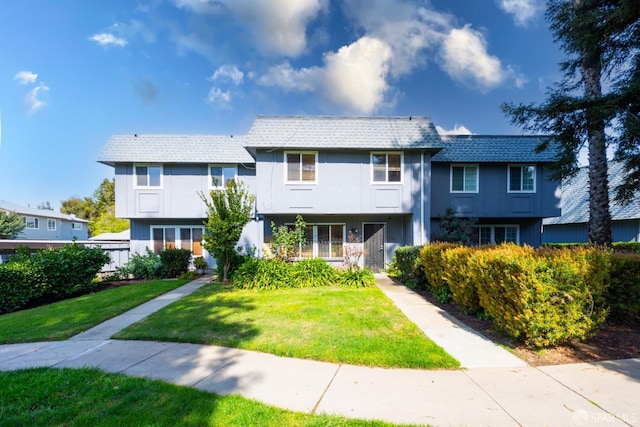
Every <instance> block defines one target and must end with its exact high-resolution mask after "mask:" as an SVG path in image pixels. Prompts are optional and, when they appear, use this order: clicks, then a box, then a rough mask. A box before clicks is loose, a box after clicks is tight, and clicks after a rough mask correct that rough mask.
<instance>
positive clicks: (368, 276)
mask: <svg viewBox="0 0 640 427" xmlns="http://www.w3.org/2000/svg"><path fill="white" fill-rule="evenodd" d="M375 281H376V279H375V276H374V275H373V271H372V270H371V269H370V268H367V267H364V268H359V269H344V270H338V284H339V285H340V286H346V287H349V288H366V287H368V286H372V285H373V284H374V283H375Z"/></svg>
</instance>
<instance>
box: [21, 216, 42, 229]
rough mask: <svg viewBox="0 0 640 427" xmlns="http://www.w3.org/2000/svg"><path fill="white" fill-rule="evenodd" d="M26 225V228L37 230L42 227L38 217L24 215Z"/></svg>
mask: <svg viewBox="0 0 640 427" xmlns="http://www.w3.org/2000/svg"><path fill="white" fill-rule="evenodd" d="M24 226H25V228H30V229H34V230H35V229H38V228H40V221H39V220H38V218H34V217H32V216H26V217H24Z"/></svg>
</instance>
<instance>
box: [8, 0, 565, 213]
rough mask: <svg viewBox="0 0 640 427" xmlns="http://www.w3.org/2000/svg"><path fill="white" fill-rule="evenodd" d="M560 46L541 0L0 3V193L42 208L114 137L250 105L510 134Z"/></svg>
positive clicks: (79, 192) (81, 184) (91, 179)
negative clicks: (511, 109) (511, 106)
mask: <svg viewBox="0 0 640 427" xmlns="http://www.w3.org/2000/svg"><path fill="white" fill-rule="evenodd" d="M561 59H562V54H561V52H560V50H559V48H558V46H557V45H556V44H554V42H553V39H552V37H551V35H550V33H549V30H548V28H547V25H546V22H545V21H544V2H543V0H432V1H409V0H344V1H331V0H295V1H294V0H219V1H213V0H109V1H99V2H98V1H81V0H56V1H50V0H29V1H24V0H2V4H1V6H0V117H1V140H0V141H1V142H0V199H3V200H8V201H12V202H15V203H20V204H24V205H27V204H28V205H31V206H37V205H38V204H39V203H41V202H44V201H49V202H50V203H51V204H52V205H53V206H54V207H55V208H56V209H58V208H59V207H60V201H61V200H64V199H67V198H69V197H72V196H78V197H83V196H88V195H91V194H92V192H93V191H94V190H95V189H96V188H97V186H98V185H99V183H100V182H101V181H102V179H104V178H111V177H113V169H112V168H110V167H107V166H104V165H101V164H99V163H97V162H96V160H95V159H96V158H97V156H98V153H99V152H100V150H101V149H102V147H103V146H104V144H105V143H106V142H107V140H108V139H109V137H110V136H111V135H112V134H116V133H212V134H244V133H246V132H247V131H248V129H249V127H250V125H251V123H252V121H253V119H254V117H255V116H256V115H258V114H263V115H272V114H286V115H298V114H310V115H311V114H320V115H413V116H430V117H431V118H432V119H433V121H434V123H435V124H436V125H437V126H439V127H440V128H441V130H442V131H450V132H451V131H454V132H461V133H465V132H467V133H468V132H472V133H477V134H519V133H521V131H520V130H519V129H517V128H515V127H513V126H511V125H510V124H509V121H508V120H507V118H505V117H504V116H503V114H502V113H501V111H500V104H501V103H503V102H539V101H541V100H542V99H543V98H544V93H545V90H546V88H547V87H548V86H549V85H551V84H552V83H553V82H554V81H557V80H558V79H559V78H560V77H561V74H560V71H559V68H558V65H557V64H558V62H559V61H560V60H561Z"/></svg>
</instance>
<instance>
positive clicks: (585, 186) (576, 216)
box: [543, 162, 640, 224]
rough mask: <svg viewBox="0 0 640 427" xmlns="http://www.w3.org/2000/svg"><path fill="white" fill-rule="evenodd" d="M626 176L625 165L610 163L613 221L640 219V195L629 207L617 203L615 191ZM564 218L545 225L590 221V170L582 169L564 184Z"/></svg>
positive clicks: (562, 199) (548, 220) (552, 220)
mask: <svg viewBox="0 0 640 427" xmlns="http://www.w3.org/2000/svg"><path fill="white" fill-rule="evenodd" d="M625 176H626V171H625V169H624V165H623V164H622V163H619V162H609V199H610V201H611V202H610V212H611V219H612V220H614V221H618V220H625V219H640V197H637V196H640V195H636V198H634V199H633V200H632V201H631V203H629V204H628V205H621V204H620V203H617V202H615V200H614V196H615V189H616V187H617V186H618V185H620V183H621V182H622V179H623V178H624V177H625ZM560 206H561V207H562V216H559V217H555V218H546V219H544V220H543V224H573V223H584V222H588V221H589V168H588V167H583V168H580V170H579V171H578V173H577V174H576V175H575V176H574V177H573V178H571V179H570V180H567V181H565V182H564V183H563V184H562V196H561V198H560Z"/></svg>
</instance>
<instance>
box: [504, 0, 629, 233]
mask: <svg viewBox="0 0 640 427" xmlns="http://www.w3.org/2000/svg"><path fill="white" fill-rule="evenodd" d="M546 18H547V21H548V23H549V25H550V28H551V31H552V33H553V35H554V37H555V40H556V41H557V42H558V43H560V45H561V47H562V49H563V50H564V51H565V53H566V55H567V58H566V60H565V61H564V62H562V63H561V64H560V65H561V70H562V71H563V72H564V79H563V80H562V81H561V82H559V83H557V84H556V85H555V86H554V87H552V88H549V89H548V90H547V99H546V100H545V101H544V102H543V103H541V104H540V105H534V104H519V105H514V104H504V105H503V106H502V108H503V111H504V112H505V113H506V114H507V115H508V116H509V117H510V118H511V121H512V123H514V124H516V125H518V126H520V127H522V128H523V129H525V130H526V131H533V132H541V133H544V134H547V135H549V138H547V139H546V140H545V141H544V142H543V143H542V144H541V145H540V146H539V147H538V149H539V150H545V149H548V148H549V147H550V146H551V147H552V148H554V149H555V150H557V151H556V152H557V156H556V160H557V161H556V163H555V177H556V178H560V179H563V178H566V177H570V176H572V175H573V174H575V172H576V171H577V168H578V161H577V159H578V153H579V152H580V150H581V149H582V148H583V147H586V148H587V153H588V161H589V223H588V235H589V240H590V241H591V242H593V243H596V244H604V245H608V244H610V243H611V214H610V210H609V185H608V178H607V147H609V146H614V147H615V153H616V158H617V159H618V160H621V161H624V162H625V165H626V167H627V170H628V175H627V177H626V179H625V181H624V183H623V184H622V186H621V187H619V188H618V189H617V190H618V191H617V198H618V199H620V200H621V201H628V200H630V198H631V197H633V194H634V192H635V191H636V190H638V189H639V188H640V133H639V129H640V124H638V120H639V116H638V113H639V104H638V103H639V96H638V95H640V51H639V48H640V44H639V40H640V28H639V27H640V24H639V22H640V2H638V0H549V1H548V2H547V11H546ZM603 87H604V88H606V91H603Z"/></svg>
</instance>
